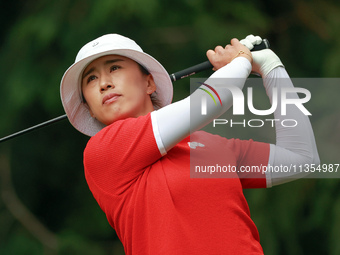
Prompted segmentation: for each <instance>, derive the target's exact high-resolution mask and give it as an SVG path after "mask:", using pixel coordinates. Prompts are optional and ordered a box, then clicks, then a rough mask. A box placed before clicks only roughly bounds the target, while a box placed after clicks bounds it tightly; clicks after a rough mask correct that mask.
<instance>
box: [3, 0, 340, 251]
mask: <svg viewBox="0 0 340 255" xmlns="http://www.w3.org/2000/svg"><path fill="white" fill-rule="evenodd" d="M1 11H2V12H1V15H0V20H1V28H2V33H1V35H0V37H1V40H0V67H1V69H0V72H1V78H2V82H1V84H0V108H1V109H2V110H1V113H0V116H1V125H0V137H3V136H6V135H8V134H11V133H13V132H16V131H19V130H22V129H24V128H27V127H30V126H33V125H35V124H38V123H41V122H43V121H46V120H49V119H51V118H54V117H57V116H59V115H62V114H64V111H63V108H62V105H61V101H60V97H59V83H60V80H61V77H62V75H63V73H64V71H65V70H66V69H67V68H68V67H69V66H70V65H71V64H72V63H73V61H74V59H75V55H76V53H77V52H78V50H79V49H80V47H81V46H83V45H84V44H85V43H87V42H88V41H90V40H92V39H94V38H96V37H98V36H101V35H103V34H106V33H120V34H122V35H125V36H128V37H130V38H132V39H134V40H135V41H137V42H138V43H139V44H140V45H141V47H142V48H143V49H144V51H145V52H147V53H149V54H151V55H152V56H154V57H155V58H156V59H158V60H159V61H160V62H161V63H162V64H163V65H164V66H165V68H166V69H167V70H168V72H169V73H173V72H175V71H179V70H181V69H183V68H186V67H189V66H191V65H194V64H197V63H200V62H203V61H205V60H206V57H205V52H206V50H207V49H209V48H212V49H213V48H214V47H215V46H216V45H225V44H227V43H228V42H229V41H230V39H231V38H233V37H237V38H240V39H242V38H244V37H245V36H247V35H248V34H256V35H260V36H261V37H263V38H268V39H269V41H270V43H271V45H272V49H273V50H274V51H275V52H276V53H277V54H278V55H279V56H280V58H281V59H282V61H283V63H284V64H285V66H286V68H287V70H288V72H289V74H290V75H291V76H292V77H318V78H321V77H323V78H325V77H333V78H337V77H338V76H339V74H340V73H339V71H340V58H339V56H340V33H339V32H338V30H339V27H340V4H339V3H338V1H336V0H323V1H321V0H317V1H308V0H289V1H269V0H252V1H250V0H248V1H230V0H209V1H208V0H181V1H179V0H171V1H170V0H164V1H156V0H143V1H141V0H124V1H116V0H112V1H110V0H96V1H90V0H63V1H56V0H50V1H46V0H45V1H44V0H34V1H32V0H26V1H23V0H17V1H4V0H2V1H1ZM209 74H210V72H206V73H201V74H199V75H196V77H206V76H207V75H209ZM189 85H190V80H189V79H185V80H181V81H178V82H176V83H175V84H174V101H176V100H179V99H181V98H183V97H185V96H187V95H188V94H189V92H190V86H189ZM339 85H340V84H339ZM331 89H332V90H331ZM314 91H315V92H314ZM314 91H313V93H312V100H311V102H310V103H309V106H308V109H309V110H310V111H311V112H312V114H313V116H312V117H311V121H312V124H313V127H314V129H315V134H316V140H317V143H318V147H319V153H320V157H321V160H322V162H328V163H340V159H339V156H340V155H339V147H340V145H339V144H340V134H339V130H340V111H339V109H340V107H339V100H338V96H339V95H340V86H339V87H337V86H334V87H332V88H329V87H327V88H325V87H322V84H320V87H318V88H314ZM233 131H234V130H233ZM267 135H268V134H263V133H261V132H260V133H259V134H258V136H256V134H255V135H252V137H251V138H254V139H255V140H264V139H266V138H267ZM231 136H233V134H231ZM235 136H238V135H237V134H235ZM268 137H272V135H271V136H270V135H269V136H268ZM270 139H272V138H270ZM87 140H88V137H86V136H84V135H82V134H80V133H79V132H77V131H76V130H75V129H74V128H73V127H72V126H71V125H70V123H69V122H68V121H66V120H64V121H62V122H59V123H57V124H54V125H52V126H49V127H46V128H44V129H40V130H38V131H35V132H32V133H30V134H26V135H24V136H21V137H18V138H15V139H13V140H10V141H6V142H3V143H0V254H4V255H12V254H15V255H16V254H62V255H63V254H84V255H87V254H95V255H97V254H98V255H106V254H124V251H123V248H122V245H121V243H120V241H119V239H118V238H117V236H116V234H115V232H114V230H113V229H111V227H110V226H109V224H108V223H107V221H106V218H105V215H104V213H103V212H102V211H101V210H100V208H99V206H98V205H97V204H96V202H95V200H94V199H93V197H92V195H91V193H90V191H89V190H88V187H87V184H86V182H85V179H84V175H83V166H82V152H83V149H84V147H85V145H86V142H87ZM272 142H273V141H272ZM245 195H246V197H247V199H248V201H249V206H250V209H251V213H252V218H253V220H254V221H255V223H256V225H257V227H258V229H259V232H260V237H261V243H262V245H263V248H264V252H265V254H267V255H271V254H273V255H274V254H275V255H280V254H282V255H283V254H292V255H300V254H331V255H336V254H340V182H339V180H338V179H330V178H329V179H306V180H299V181H295V182H292V183H289V184H285V185H281V186H277V187H274V188H271V189H261V190H246V191H245Z"/></svg>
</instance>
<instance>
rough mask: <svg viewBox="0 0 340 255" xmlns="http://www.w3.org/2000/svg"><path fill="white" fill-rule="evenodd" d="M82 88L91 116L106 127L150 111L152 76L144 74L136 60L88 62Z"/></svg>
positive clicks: (117, 58) (110, 57)
mask: <svg viewBox="0 0 340 255" xmlns="http://www.w3.org/2000/svg"><path fill="white" fill-rule="evenodd" d="M81 88H82V92H83V95H84V98H85V100H86V103H87V105H88V106H89V109H90V113H91V115H92V117H94V118H96V119H97V120H98V121H100V122H101V123H103V124H105V125H109V124H112V123H113V122H114V121H117V120H121V119H126V118H129V117H138V116H142V115H146V114H147V113H149V112H151V111H153V105H152V102H151V98H150V95H151V94H152V93H153V92H154V91H155V90H156V85H155V82H154V80H153V77H152V75H151V74H149V75H146V74H143V73H142V72H141V70H140V67H139V65H138V64H137V63H136V62H135V61H133V60H131V59H129V58H126V57H123V56H118V55H108V56H104V57H100V58H98V59H96V60H94V61H93V62H91V63H90V64H89V65H88V66H87V67H86V69H85V70H84V72H83V77H82V83H81Z"/></svg>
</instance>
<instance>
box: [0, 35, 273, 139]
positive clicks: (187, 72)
mask: <svg viewBox="0 0 340 255" xmlns="http://www.w3.org/2000/svg"><path fill="white" fill-rule="evenodd" d="M269 47H270V44H269V41H268V40H267V39H263V40H262V42H261V43H260V44H258V45H254V48H253V49H252V50H251V51H258V50H263V49H268V48H269ZM212 68H213V65H212V64H211V63H210V62H209V61H205V62H203V63H200V64H198V65H194V66H192V67H189V68H187V69H184V70H181V71H178V72H176V73H173V74H170V79H171V81H172V82H174V81H178V80H180V79H183V78H186V77H188V76H191V75H194V74H196V73H199V72H202V71H205V70H209V69H212ZM64 119H67V115H66V114H64V115H61V116H59V117H57V118H54V119H51V120H48V121H45V122H42V123H40V124H38V125H35V126H32V127H30V128H27V129H24V130H21V131H19V132H16V133H14V134H11V135H8V136H5V137H3V138H1V139H0V143H1V142H4V141H7V140H9V139H12V138H14V137H17V136H20V135H23V134H26V133H29V132H31V131H33V130H36V129H39V128H42V127H46V126H49V125H51V124H53V123H56V122H59V121H61V120H64Z"/></svg>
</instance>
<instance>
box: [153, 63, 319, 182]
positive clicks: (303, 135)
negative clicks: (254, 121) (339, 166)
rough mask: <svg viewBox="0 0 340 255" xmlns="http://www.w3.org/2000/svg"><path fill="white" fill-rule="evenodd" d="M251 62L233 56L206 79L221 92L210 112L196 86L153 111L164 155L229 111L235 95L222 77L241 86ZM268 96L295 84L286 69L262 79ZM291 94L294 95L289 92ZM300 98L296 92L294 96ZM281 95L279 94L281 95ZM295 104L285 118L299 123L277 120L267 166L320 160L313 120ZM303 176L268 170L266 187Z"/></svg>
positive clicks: (210, 104) (278, 115)
mask: <svg viewBox="0 0 340 255" xmlns="http://www.w3.org/2000/svg"><path fill="white" fill-rule="evenodd" d="M251 68H252V67H251V64H250V62H249V61H248V60H247V59H246V58H244V57H238V58H236V59H234V60H233V61H232V62H231V63H229V64H228V65H226V66H224V67H222V68H220V69H219V70H217V71H216V72H214V73H213V74H212V75H211V76H210V77H209V78H208V79H207V80H206V81H205V84H208V85H210V86H212V87H214V89H215V90H216V91H217V93H218V94H219V96H220V98H221V101H222V106H219V107H216V106H215V105H214V102H213V101H212V100H207V109H209V112H208V114H207V115H202V114H201V98H202V96H205V95H206V94H205V92H204V91H202V90H200V89H197V90H196V91H194V92H193V93H192V94H191V95H190V96H189V97H187V98H185V99H183V100H181V101H178V102H175V103H172V104H171V105H168V106H166V107H163V108H161V109H159V110H157V111H154V112H152V113H151V118H152V125H153V129H154V134H155V138H156V142H157V145H158V148H159V150H160V152H161V153H162V155H165V154H166V152H167V151H169V150H170V149H171V148H172V147H174V146H175V145H176V144H177V143H178V142H180V141H181V140H183V139H184V138H185V137H187V136H188V135H189V134H190V133H192V132H194V131H197V130H199V129H201V128H202V127H204V126H205V125H207V124H208V123H210V122H211V121H212V120H213V119H215V118H218V117H219V116H220V115H222V114H223V113H224V112H225V111H227V110H228V109H229V108H230V107H231V106H232V104H233V99H232V94H231V92H230V91H229V89H226V88H225V87H223V86H219V85H221V79H222V78H223V82H224V85H226V83H230V85H232V86H237V87H238V88H240V89H242V88H243V86H244V84H245V81H246V79H247V78H248V76H249V74H250V72H251ZM263 83H264V87H265V89H266V92H267V95H268V97H269V99H270V101H272V89H273V88H274V87H278V88H279V87H293V84H292V82H291V81H290V79H289V76H288V74H287V72H286V70H285V69H284V68H283V67H276V68H274V69H273V70H272V71H271V72H269V73H268V75H267V76H266V77H265V78H264V79H263ZM290 95H291V94H290ZM291 96H293V97H297V94H296V93H295V95H291ZM278 98H280V97H278ZM294 107H295V108H296V106H294V105H288V107H287V113H286V115H285V116H284V117H285V118H286V119H294V120H296V121H297V122H298V125H297V126H296V127H294V128H289V127H288V128H287V127H284V126H282V125H281V123H279V122H276V123H275V124H276V125H275V131H276V145H273V144H271V145H270V156H269V161H268V165H271V166H280V165H287V164H295V165H298V164H310V163H316V164H318V162H319V156H318V153H317V149H316V144H315V139H314V134H313V130H312V127H311V124H310V121H309V119H308V117H307V116H305V115H304V114H303V113H302V112H301V111H300V110H298V109H297V108H296V109H295V108H294ZM274 117H275V119H280V118H281V117H282V116H281V107H280V100H279V101H278V107H277V109H276V110H275V112H274ZM301 177H303V174H296V173H288V174H287V173H284V172H272V173H270V172H267V173H266V180H267V187H271V186H274V185H278V184H281V183H284V182H289V181H292V180H294V179H298V178H301Z"/></svg>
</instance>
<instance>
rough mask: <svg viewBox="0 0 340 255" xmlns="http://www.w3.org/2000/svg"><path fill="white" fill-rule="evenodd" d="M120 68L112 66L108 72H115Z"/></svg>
mask: <svg viewBox="0 0 340 255" xmlns="http://www.w3.org/2000/svg"><path fill="white" fill-rule="evenodd" d="M119 68H120V66H117V65H114V66H111V67H110V72H113V71H116V70H118V69H119Z"/></svg>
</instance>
